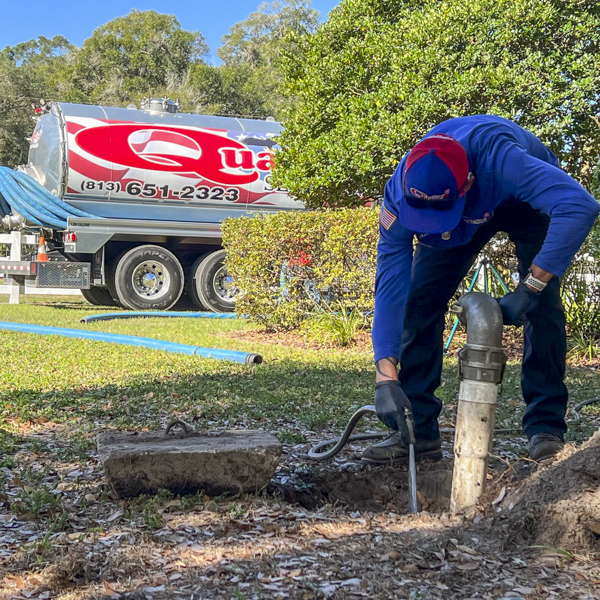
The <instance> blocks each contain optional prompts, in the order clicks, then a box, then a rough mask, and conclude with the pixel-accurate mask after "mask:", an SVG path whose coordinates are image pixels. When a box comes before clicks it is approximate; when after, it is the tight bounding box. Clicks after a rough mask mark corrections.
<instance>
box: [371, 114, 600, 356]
mask: <svg viewBox="0 0 600 600" xmlns="http://www.w3.org/2000/svg"><path fill="white" fill-rule="evenodd" d="M435 133H445V134H448V135H451V136H452V137H453V138H455V139H456V140H458V141H459V142H460V143H461V144H462V145H463V146H464V148H465V150H466V152H467V157H468V159H469V171H470V172H471V173H473V174H474V175H475V182H474V184H473V186H472V187H471V189H470V190H469V191H468V192H467V198H466V204H465V209H464V212H463V217H462V220H461V221H460V222H459V224H458V225H457V226H456V227H455V228H454V229H453V230H452V231H451V232H446V233H444V234H423V233H419V234H417V233H415V232H413V231H409V230H408V229H406V228H405V227H403V226H402V225H401V224H400V222H399V219H398V206H399V203H400V201H401V199H402V178H403V175H404V166H405V163H406V158H407V156H408V155H407V156H405V157H404V158H403V159H402V161H401V162H400V164H399V165H398V167H397V168H396V171H395V172H394V174H393V175H392V177H391V178H390V180H389V181H388V182H387V184H386V186H385V191H384V196H383V206H382V208H381V211H382V214H381V219H380V227H379V230H380V238H379V244H378V246H377V277H376V282H375V316H374V322H373V349H374V352H375V360H376V361H377V360H379V359H381V358H385V357H386V356H394V357H396V358H398V359H399V358H400V341H401V339H402V330H403V327H404V310H405V308H406V298H407V296H408V291H409V288H410V272H411V265H412V256H413V237H414V236H415V235H417V236H418V241H419V243H421V244H426V245H427V246H431V247H434V248H439V249H440V251H441V252H443V251H444V249H446V248H453V247H456V246H461V245H463V244H466V243H467V242H469V241H470V240H471V238H472V237H473V235H474V234H475V232H476V231H477V230H478V229H479V227H481V226H482V225H483V224H484V223H486V222H487V221H489V220H490V219H491V218H492V217H493V215H494V211H495V210H496V209H498V208H500V207H509V206H513V205H515V204H518V203H520V202H527V203H528V204H530V205H531V206H532V207H533V208H534V209H536V210H539V211H540V212H542V213H544V214H545V215H548V216H549V217H550V224H549V226H548V232H547V234H546V239H545V241H544V244H543V246H542V248H541V250H540V252H539V254H538V255H537V256H536V257H535V259H534V261H533V262H534V264H536V265H537V266H538V267H540V268H541V269H544V270H545V271H549V272H550V273H553V274H554V275H558V276H559V277H560V276H562V275H563V274H564V272H565V270H566V269H567V267H568V266H569V264H570V263H571V260H572V259H573V256H574V255H575V253H576V252H577V250H578V249H579V247H580V246H581V244H582V243H583V241H584V240H585V238H586V236H587V235H588V233H589V231H590V229H591V228H592V225H593V224H594V221H595V219H596V217H597V215H598V212H599V211H600V206H599V205H598V202H596V200H595V199H594V197H593V196H592V195H591V194H589V193H588V192H587V191H586V190H585V189H584V188H583V187H582V186H581V185H580V184H579V183H577V182H576V181H575V180H574V179H573V178H572V177H570V176H569V175H567V174H566V173H565V172H564V171H563V170H562V169H561V168H560V166H559V162H558V159H557V158H556V156H555V155H554V154H553V153H552V152H550V150H548V148H546V146H544V144H542V142H541V141H540V140H539V139H538V138H537V137H535V136H534V135H533V134H532V133H530V132H529V131H526V130H525V129H523V128H522V127H519V126H518V125H516V124H515V123H513V122H512V121H509V120H507V119H504V118H502V117H496V116H493V115H475V116H472V117H459V118H456V119H450V120H448V121H444V122H443V123H441V124H440V125H438V126H437V127H435V128H434V129H432V130H431V131H430V132H429V133H428V134H427V135H426V136H425V137H428V136H430V135H433V134H435Z"/></svg>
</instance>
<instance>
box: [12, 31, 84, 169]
mask: <svg viewBox="0 0 600 600" xmlns="http://www.w3.org/2000/svg"><path fill="white" fill-rule="evenodd" d="M71 49H72V46H71V44H69V42H68V41H67V40H66V39H65V38H63V37H61V36H56V37H54V38H52V39H48V38H45V37H39V38H37V39H36V40H30V41H28V42H23V43H21V44H17V45H16V46H14V47H9V46H7V47H6V48H4V49H3V50H2V51H0V89H2V93H0V165H8V166H15V165H17V164H21V163H25V162H27V152H28V148H29V144H28V142H27V140H26V138H27V136H28V135H29V134H30V133H31V132H32V131H33V128H34V126H35V123H34V122H33V120H32V116H33V110H32V106H31V105H32V104H36V103H37V102H38V101H39V100H40V99H41V98H43V97H51V96H54V94H55V93H56V86H57V82H58V78H59V76H58V73H59V72H60V71H61V69H62V68H63V66H64V64H65V61H66V56H67V54H68V52H69V51H70V50H71Z"/></svg>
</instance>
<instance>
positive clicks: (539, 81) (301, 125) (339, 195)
mask: <svg viewBox="0 0 600 600" xmlns="http://www.w3.org/2000/svg"><path fill="white" fill-rule="evenodd" d="M599 46H600V4H599V3H598V2H596V1H595V0H445V1H439V0H343V1H342V3H341V4H340V6H339V7H338V8H336V9H335V10H334V11H333V12H332V13H331V14H330V18H329V21H328V22H327V23H326V24H325V25H323V26H322V27H321V28H320V29H319V30H318V31H317V32H316V33H315V34H314V35H308V36H307V35H304V36H296V39H295V50H294V53H288V54H287V56H286V59H285V62H284V71H285V82H286V86H287V93H288V94H289V95H290V96H292V97H294V98H295V99H296V102H295V104H293V105H292V108H291V111H290V113H289V115H288V117H287V118H286V119H285V123H284V124H285V131H284V133H283V135H282V137H281V143H282V146H283V150H282V152H281V153H280V154H279V155H278V159H277V164H276V169H275V177H276V180H277V182H278V183H279V184H280V185H283V186H285V187H287V188H289V189H290V190H291V192H292V193H293V194H294V195H296V196H297V197H299V198H301V199H303V200H305V201H306V202H307V203H308V205H309V206H311V207H318V206H322V205H323V204H324V203H327V204H328V205H330V206H331V205H346V206H352V205H357V204H360V203H362V202H364V200H363V199H364V198H369V197H371V198H378V197H381V195H382V192H383V188H384V185H385V182H386V180H387V179H388V178H389V176H390V175H391V174H392V173H393V171H394V168H395V166H396V165H397V163H398V162H399V160H400V159H401V157H402V156H403V155H404V153H406V152H407V151H408V150H409V149H410V148H411V147H412V145H413V144H414V143H415V142H416V141H418V139H419V138H420V137H421V136H423V135H424V134H425V133H426V132H427V131H428V130H429V129H430V128H431V127H432V126H434V125H436V124H438V123H440V122H441V121H443V120H446V119H448V118H451V117H457V116H462V115H469V114H477V113H492V114H497V115H501V116H505V117H508V118H510V119H513V120H514V121H516V122H517V123H519V124H520V125H522V126H523V127H526V128H527V129H529V130H530V131H532V132H533V133H535V134H536V135H538V136H539V137H540V138H541V139H542V140H543V141H544V142H545V143H546V144H547V145H548V146H549V147H550V148H551V149H552V150H553V151H554V152H555V153H556V154H557V155H558V156H559V158H560V159H561V160H562V161H563V164H564V165H565V167H566V169H567V170H568V171H569V173H571V174H572V175H573V176H575V177H576V178H578V179H579V180H580V181H582V182H583V183H584V184H586V185H589V184H590V182H591V178H592V174H593V167H594V165H595V163H596V161H597V158H598V155H599V151H600V127H599V121H598V118H597V117H596V115H597V113H598V112H599V110H600V106H599V98H600V95H599V90H600V52H599V51H600V47H599Z"/></svg>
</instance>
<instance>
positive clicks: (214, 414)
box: [0, 297, 600, 441]
mask: <svg viewBox="0 0 600 600" xmlns="http://www.w3.org/2000/svg"><path fill="white" fill-rule="evenodd" d="M1 311H2V317H1V318H0V320H4V321H19V322H27V323H37V324H43V325H52V326H58V327H69V328H80V329H85V330H95V331H106V332H113V333H120V334H129V335H138V336H145V337H153V338H159V339H164V340H170V341H174V342H180V343H185V344H194V345H197V346H207V347H215V348H229V349H235V350H243V351H248V352H250V351H252V352H258V353H260V354H262V355H263V357H264V363H263V364H262V365H258V366H246V365H240V364H236V363H230V362H226V361H217V360H207V359H202V358H198V357H193V356H185V355H177V354H170V353H166V352H159V351H154V350H149V349H143V348H135V347H127V346H119V345H115V344H108V343H100V342H94V341H88V340H74V339H67V338H61V337H54V336H52V337H46V336H38V335H32V334H20V333H14V332H7V331H0V348H1V349H2V357H3V366H2V369H1V373H0V419H1V421H2V426H3V428H4V429H6V430H8V431H11V430H15V429H16V425H17V423H19V422H21V423H22V422H27V421H33V422H35V421H36V420H38V421H44V420H45V419H48V420H50V421H52V422H55V423H63V424H67V425H69V429H70V431H71V432H72V434H73V435H74V436H76V437H80V436H81V435H82V434H90V433H95V432H97V431H98V430H99V429H101V428H103V427H110V428H117V429H140V428H145V427H149V428H151V429H152V428H158V427H160V426H161V424H163V423H164V422H165V421H167V420H168V419H169V418H170V417H171V416H172V415H177V416H178V417H180V418H184V419H188V420H193V421H194V422H195V423H197V425H198V426H199V427H200V428H219V427H248V428H256V427H264V428H270V429H273V430H278V431H281V432H283V433H282V435H283V436H284V437H285V436H288V437H289V438H290V441H292V440H293V439H296V438H297V439H300V437H301V436H300V435H299V432H300V431H301V430H306V429H308V430H317V431H318V430H319V429H322V428H325V427H334V428H341V427H342V426H343V425H344V423H345V422H346V421H347V419H348V418H349V416H350V414H351V413H352V412H353V411H354V410H355V409H356V408H358V407H359V406H361V405H363V404H367V403H371V402H372V395H373V380H374V369H373V365H372V360H371V356H370V355H369V354H368V353H366V352H358V351H356V352H353V351H352V350H350V351H348V350H344V351H341V350H332V349H323V350H306V349H294V348H289V347H285V346H281V345H261V344H255V343H252V342H248V341H244V340H239V339H233V338H228V337H226V336H225V334H226V333H227V332H230V331H233V330H239V329H242V328H244V327H249V325H248V324H246V323H244V322H243V321H238V320H207V319H189V320H188V319H171V320H166V319H132V320H122V321H105V322H97V323H93V324H82V323H79V319H80V318H81V317H83V316H86V315H89V314H93V313H94V312H106V309H98V308H96V307H91V306H90V305H88V304H86V303H85V302H84V301H78V300H73V299H72V298H69V299H68V300H65V301H64V302H60V301H57V299H56V298H52V299H49V298H40V297H38V298H31V297H30V298H25V299H24V302H23V303H22V304H20V305H18V306H11V305H8V304H6V303H3V304H1ZM599 383H600V375H598V374H597V373H596V372H595V371H592V370H590V369H577V368H570V369H569V373H568V378H567V384H568V386H569V390H570V393H571V403H573V404H574V403H577V402H580V401H581V400H583V399H586V398H589V397H593V396H595V395H596V390H597V388H598V387H599ZM457 391H458V377H457V369H456V360H455V359H448V360H447V361H446V365H445V368H444V373H443V382H442V387H441V388H440V390H439V395H440V397H441V398H442V399H443V400H444V402H445V404H446V410H445V411H444V413H443V414H442V417H441V420H442V422H449V423H451V422H452V421H453V418H454V414H453V413H454V408H455V405H456V398H457ZM520 398H521V394H520V384H519V365H518V364H511V365H509V367H508V369H507V373H506V376H505V380H504V384H503V387H502V393H501V399H500V405H499V411H498V422H497V425H498V427H504V428H513V429H518V428H519V423H520V419H521V415H522V410H523V404H522V401H521V402H519V400H520ZM593 410H594V408H593V407H591V408H590V409H589V411H592V412H593ZM594 427H595V424H594V423H593V422H590V421H588V420H585V419H584V420H582V421H580V422H578V423H573V424H572V427H571V429H570V436H571V438H572V439H577V440H580V439H581V438H582V437H585V436H588V435H589V434H590V433H591V432H592V430H593V428H594Z"/></svg>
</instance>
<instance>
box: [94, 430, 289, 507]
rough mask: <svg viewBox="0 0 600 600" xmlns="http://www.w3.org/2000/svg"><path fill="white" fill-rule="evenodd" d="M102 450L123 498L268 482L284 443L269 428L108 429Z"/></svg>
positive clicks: (213, 491)
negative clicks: (168, 431) (215, 430)
mask: <svg viewBox="0 0 600 600" xmlns="http://www.w3.org/2000/svg"><path fill="white" fill-rule="evenodd" d="M98 453H99V456H100V460H101V461H102V465H103V466H104V470H105V472H106V476H107V478H108V480H109V481H110V483H111V485H112V486H113V488H114V490H115V492H116V494H117V495H118V497H120V498H126V497H131V496H138V495H140V494H152V493H156V491H157V490H159V489H160V488H165V489H168V490H170V491H172V492H175V493H194V492H198V491H201V490H202V491H204V492H205V493H207V494H209V495H218V494H222V493H224V492H234V493H237V492H240V491H241V492H258V491H259V490H260V489H262V488H263V487H265V486H266V485H267V484H268V483H269V481H270V479H271V477H272V476H273V474H274V473H275V469H276V468H277V465H278V464H279V459H280V457H281V443H280V442H279V440H278V439H277V438H276V437H275V436H274V435H273V434H271V433H267V432H264V431H245V430H244V431H223V432H219V433H216V434H210V433H198V432H193V433H185V434H168V435H165V433H164V432H139V433H120V432H104V433H101V434H100V435H99V436H98Z"/></svg>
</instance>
